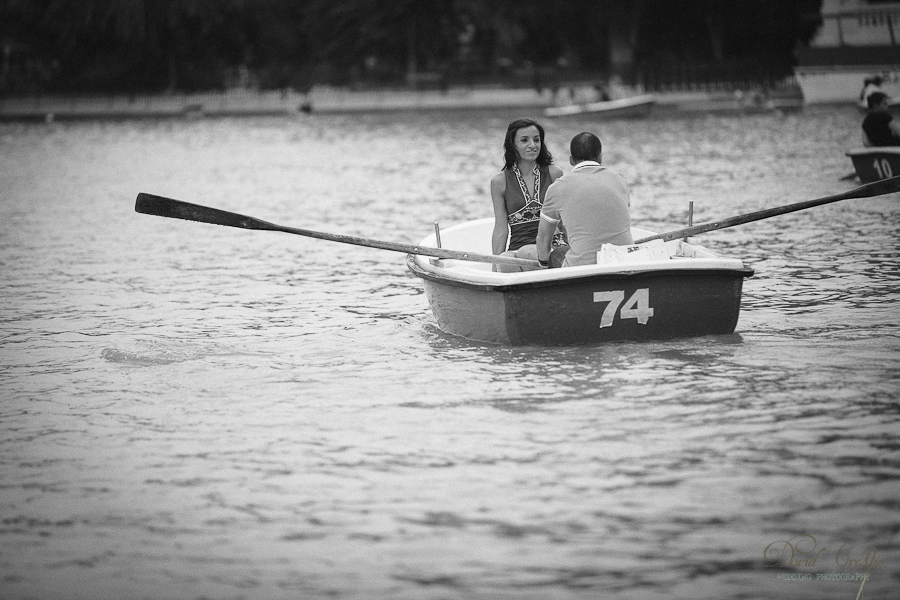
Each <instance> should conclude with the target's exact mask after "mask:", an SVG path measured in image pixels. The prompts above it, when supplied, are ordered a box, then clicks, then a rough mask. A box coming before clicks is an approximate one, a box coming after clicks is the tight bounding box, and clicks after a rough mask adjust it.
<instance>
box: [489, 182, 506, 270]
mask: <svg viewBox="0 0 900 600" xmlns="http://www.w3.org/2000/svg"><path fill="white" fill-rule="evenodd" d="M505 192H506V173H504V172H503V171H501V172H500V173H497V174H496V175H494V176H493V177H492V178H491V202H492V203H493V205H494V231H493V233H492V234H491V250H492V251H493V253H494V254H502V253H503V252H506V242H507V241H508V240H509V215H507V214H506V199H505V198H504V197H503V194H504V193H505Z"/></svg>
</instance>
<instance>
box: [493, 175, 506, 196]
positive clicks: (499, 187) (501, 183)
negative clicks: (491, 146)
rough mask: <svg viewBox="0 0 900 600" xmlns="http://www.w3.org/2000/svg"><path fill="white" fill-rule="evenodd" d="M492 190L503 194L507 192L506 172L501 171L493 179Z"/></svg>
mask: <svg viewBox="0 0 900 600" xmlns="http://www.w3.org/2000/svg"><path fill="white" fill-rule="evenodd" d="M491 190H493V191H497V192H503V191H505V190H506V171H500V172H499V173H497V174H496V175H494V176H493V177H491Z"/></svg>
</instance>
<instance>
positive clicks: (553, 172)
mask: <svg viewBox="0 0 900 600" xmlns="http://www.w3.org/2000/svg"><path fill="white" fill-rule="evenodd" d="M562 176H563V171H562V169H560V168H559V167H557V166H556V165H550V181H556V180H557V179H559V178H560V177H562Z"/></svg>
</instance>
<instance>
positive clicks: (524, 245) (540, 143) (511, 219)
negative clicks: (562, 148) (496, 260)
mask: <svg viewBox="0 0 900 600" xmlns="http://www.w3.org/2000/svg"><path fill="white" fill-rule="evenodd" d="M503 150H504V155H503V157H504V165H503V169H502V170H501V171H500V172H499V173H497V174H496V175H494V177H493V178H492V179H491V201H492V202H493V205H494V231H493V234H492V237H491V248H492V250H493V253H494V254H502V255H505V256H515V257H517V258H527V259H531V260H536V259H537V249H536V246H535V239H536V238H537V231H538V225H539V223H540V220H541V206H543V204H544V195H545V194H546V193H547V188H548V187H549V186H550V184H551V183H553V182H554V181H555V180H556V179H557V178H558V177H561V176H562V170H561V169H560V168H559V167H556V166H553V164H552V163H553V156H552V155H551V154H550V151H549V150H547V146H546V145H545V144H544V128H543V127H541V125H540V124H539V123H538V122H537V121H534V120H532V119H517V120H515V121H513V122H512V123H510V124H509V126H508V127H507V129H506V137H505V138H504V140H503ZM535 268H537V267H535ZM495 269H496V270H498V271H504V272H506V271H521V270H529V267H516V266H512V267H510V266H508V265H495Z"/></svg>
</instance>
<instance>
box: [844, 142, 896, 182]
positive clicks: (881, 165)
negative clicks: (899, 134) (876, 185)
mask: <svg viewBox="0 0 900 600" xmlns="http://www.w3.org/2000/svg"><path fill="white" fill-rule="evenodd" d="M847 156H849V157H850V160H852V161H853V168H855V169H856V175H857V176H858V177H859V180H860V182H862V183H871V182H873V181H881V180H882V179H888V178H890V177H893V176H894V175H900V146H873V147H870V148H858V149H856V150H850V151H849V152H847Z"/></svg>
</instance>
